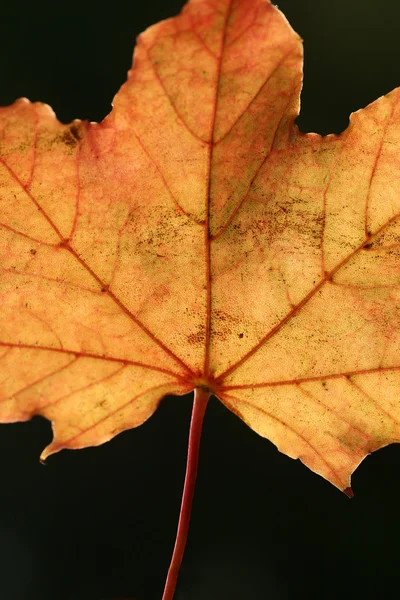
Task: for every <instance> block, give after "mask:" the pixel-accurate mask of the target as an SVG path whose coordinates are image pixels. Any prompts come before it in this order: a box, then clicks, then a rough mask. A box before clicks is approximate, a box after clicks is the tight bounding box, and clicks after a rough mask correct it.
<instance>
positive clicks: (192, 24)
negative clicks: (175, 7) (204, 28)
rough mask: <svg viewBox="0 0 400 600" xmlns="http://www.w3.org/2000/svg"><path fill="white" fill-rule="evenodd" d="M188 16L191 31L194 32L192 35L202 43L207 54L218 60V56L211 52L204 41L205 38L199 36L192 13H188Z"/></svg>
mask: <svg viewBox="0 0 400 600" xmlns="http://www.w3.org/2000/svg"><path fill="white" fill-rule="evenodd" d="M186 15H187V17H188V19H189V21H190V25H191V29H190V31H191V32H192V33H193V34H194V35H195V37H196V38H197V39H198V40H199V42H200V44H201V46H202V47H203V48H204V50H205V51H206V52H207V53H208V54H209V55H210V56H212V58H214V59H217V56H216V54H215V53H214V52H213V51H212V50H211V48H209V47H208V46H207V44H206V42H205V41H204V39H203V38H202V37H201V35H200V34H199V33H198V32H197V31H196V28H195V24H194V21H193V17H192V15H191V13H190V12H187V13H186Z"/></svg>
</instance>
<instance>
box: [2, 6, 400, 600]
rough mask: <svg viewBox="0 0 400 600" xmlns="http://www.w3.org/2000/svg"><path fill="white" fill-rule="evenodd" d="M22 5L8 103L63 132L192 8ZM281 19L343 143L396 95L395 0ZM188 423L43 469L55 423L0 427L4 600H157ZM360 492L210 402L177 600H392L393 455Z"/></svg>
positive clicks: (370, 461)
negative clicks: (148, 41) (33, 103)
mask: <svg viewBox="0 0 400 600" xmlns="http://www.w3.org/2000/svg"><path fill="white" fill-rule="evenodd" d="M28 6H29V4H28V3H26V6H24V4H23V3H22V4H18V12H16V13H15V14H14V15H9V16H6V17H4V15H3V16H2V24H1V35H0V105H7V104H10V103H12V102H13V101H14V100H15V99H16V98H18V97H20V96H27V97H29V99H30V100H42V101H44V102H47V103H48V104H50V105H51V106H52V107H53V108H54V110H55V112H56V113H57V115H58V117H59V119H60V120H61V121H63V122H69V121H70V120H72V119H73V118H75V117H79V118H82V119H83V118H85V119H89V120H95V121H98V120H101V119H102V118H103V117H104V116H105V115H106V114H107V113H108V112H109V110H110V102H111V99H112V97H113V95H114V94H115V92H116V91H117V90H118V88H119V86H120V85H121V84H122V83H123V81H124V79H125V76H126V71H127V70H128V68H129V67H130V62H131V55H132V48H133V44H134V40H135V36H136V35H137V34H138V33H139V32H140V31H142V30H143V29H144V28H146V27H147V26H148V25H150V24H152V23H154V22H156V21H158V20H160V19H162V18H166V17H168V16H172V15H174V14H176V13H177V12H178V11H179V9H180V8H181V6H182V2H181V1H179V0H164V2H162V3H161V2H160V0H148V1H145V2H141V3H137V2H131V3H129V4H128V3H127V4H126V5H122V4H119V3H118V2H116V3H115V2H113V3H111V4H110V6H109V9H108V11H107V12H101V10H100V9H99V6H98V5H97V4H96V3H94V2H93V3H92V5H91V6H90V5H89V4H88V3H86V5H85V6H83V5H82V6H80V7H76V8H74V9H72V7H69V9H68V11H66V12H65V15H64V16H63V17H60V16H57V17H54V16H53V15H52V14H51V12H49V11H47V10H44V9H43V10H42V11H40V10H39V9H38V8H37V7H36V8H35V12H34V13H32V14H28V13H27V12H25V9H26V8H28ZM279 8H281V10H283V11H284V12H285V14H286V16H287V17H288V19H289V21H290V22H291V24H292V26H293V27H294V28H295V29H296V30H297V31H298V33H300V35H301V36H302V37H303V39H304V40H305V54H306V67H305V89H304V93H303V95H302V114H301V117H300V118H299V119H298V124H299V126H300V128H301V129H302V130H303V131H317V132H318V133H323V134H326V133H331V132H337V133H339V132H340V131H342V130H343V129H344V128H345V127H346V125H347V123H348V115H349V113H350V112H351V111H354V110H357V109H358V108H361V107H363V106H365V105H366V104H368V103H369V102H371V101H373V100H374V99H375V98H377V97H378V96H380V95H382V94H385V93H387V92H389V91H390V90H391V89H392V88H394V87H396V85H400V70H399V59H400V41H399V40H400V35H399V28H400V26H399V23H400V3H399V2H398V1H397V0H392V1H389V0H380V2H379V3H377V2H368V1H366V0H335V2H328V1H325V2H324V1H321V0H281V1H280V2H279ZM84 9H85V12H84V13H82V11H83V10H84ZM190 412H191V398H190V397H180V398H166V399H165V400H164V401H163V402H162V404H161V406H160V408H159V410H158V411H157V413H156V414H155V415H154V416H153V417H152V418H151V419H150V420H149V421H148V422H147V423H145V424H144V425H143V426H141V427H139V428H138V429H136V430H131V431H129V432H125V433H123V434H121V435H119V436H117V437H116V438H115V439H114V440H112V441H111V442H109V443H108V444H105V445H104V446H101V447H99V448H89V449H86V450H81V451H78V452H72V451H63V452H61V453H60V454H58V455H56V456H54V457H52V458H50V459H49V460H48V465H47V466H42V465H41V464H40V463H39V458H38V457H39V454H40V451H41V450H42V449H43V447H44V446H45V445H46V444H47V443H48V442H49V441H50V438H51V431H50V425H49V424H48V423H47V422H46V421H44V420H43V419H40V418H35V419H33V421H31V422H29V423H23V424H15V425H2V426H0V477H1V490H0V598H1V599H2V600H39V599H40V600H92V599H93V600H103V599H104V598H115V599H116V598H125V597H129V598H133V599H134V600H161V596H162V589H163V584H164V579H165V575H166V572H167V569H168V565H169V560H170V556H171V553H172V548H173V543H174V538H175V530H176V524H177V518H178V513H179V505H180V495H181V489H182V483H183V477H184V467H185V460H186V444H187V434H188V426H189V420H190ZM353 489H354V492H355V498H354V499H353V500H349V499H348V498H347V497H346V496H344V494H342V493H340V492H339V491H338V490H337V489H336V488H334V487H333V486H331V485H330V484H329V483H327V482H326V481H324V480H323V479H322V478H320V477H318V476H317V475H315V474H313V473H311V472H310V471H309V470H308V469H307V468H306V467H304V466H303V465H302V464H301V463H300V462H299V461H293V460H291V459H289V458H287V457H286V456H283V455H281V454H279V453H278V451H277V450H276V449H275V447H274V446H273V445H272V444H271V443H269V442H268V441H266V440H264V439H262V438H261V437H259V436H258V435H257V434H255V433H254V432H252V431H251V430H250V429H249V428H248V427H247V426H246V425H244V424H243V423H242V422H241V421H240V420H239V419H238V418H237V417H236V416H234V415H233V414H231V413H229V412H228V411H227V410H226V409H225V408H224V407H223V406H222V405H221V404H220V403H219V402H218V401H217V400H215V399H212V400H211V402H210V405H209V408H208V411H207V415H206V420H205V424H204V430H203V439H202V448H201V458H200V465H199V474H198V483H197V489H196V497H195V503H194V508H193V516H192V522H191V529H190V536H189V540H188V545H187V551H186V555H185V559H184V563H183V567H182V571H181V576H180V580H179V587H178V590H177V593H176V600H206V599H207V600H239V599H240V600H247V599H248V600H267V599H268V600H277V599H279V600H297V599H298V598H302V597H307V598H309V599H310V600H311V599H318V600H319V599H324V600H325V599H331V598H332V599H337V598H340V599H343V598H345V599H347V598H349V599H350V598H354V599H358V598H363V599H369V598H371V599H372V598H379V599H381V598H384V599H386V598H389V599H390V598H398V593H399V592H398V588H397V584H398V569H399V558H400V556H399V549H398V546H399V544H398V542H397V540H398V539H399V536H400V522H399V518H398V511H399V506H400V447H399V446H391V447H388V448H385V449H382V450H380V451H379V452H376V453H375V454H373V455H372V456H370V457H368V458H367V459H366V460H365V461H364V462H363V464H362V465H361V466H360V468H359V469H358V470H357V472H356V473H355V475H354V477H353Z"/></svg>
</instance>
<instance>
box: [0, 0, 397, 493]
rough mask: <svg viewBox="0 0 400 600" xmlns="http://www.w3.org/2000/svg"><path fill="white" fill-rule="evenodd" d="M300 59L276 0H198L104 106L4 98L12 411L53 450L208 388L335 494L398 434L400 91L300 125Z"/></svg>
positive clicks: (162, 32) (4, 258) (153, 37)
mask: <svg viewBox="0 0 400 600" xmlns="http://www.w3.org/2000/svg"><path fill="white" fill-rule="evenodd" d="M300 67H301V44H300V39H299V38H298V36H297V35H296V34H294V32H293V31H292V30H291V28H290V27H289V26H288V24H287V22H286V20H285V19H284V18H283V17H282V15H281V14H280V13H279V11H277V10H276V9H275V8H274V7H273V6H272V5H270V4H269V3H267V2H261V1H259V0H254V1H250V0H241V1H240V2H239V1H238V2H234V3H232V4H231V3H229V2H228V0H223V1H222V0H221V1H219V2H214V3H210V2H203V1H200V0H197V1H192V2H191V3H190V4H189V5H188V6H187V7H186V9H185V10H184V12H183V13H182V14H181V15H180V16H179V17H176V18H175V19H171V20H168V21H165V22H163V23H161V24H159V25H157V26H155V27H152V28H150V29H149V30H147V31H146V32H145V33H144V34H143V35H142V36H141V37H140V38H139V41H138V46H137V49H136V52H135V61H134V68H133V69H132V71H131V72H130V74H129V79H128V82H127V83H126V84H125V85H124V86H123V87H122V88H121V91H120V92H119V93H118V95H117V96H116V98H115V101H114V109H113V111H112V113H111V115H110V116H109V117H107V118H106V119H105V120H104V121H103V122H102V123H100V124H94V123H90V124H89V123H84V122H80V121H75V122H73V123H72V124H71V125H68V126H65V125H62V124H60V123H59V122H58V121H57V120H56V118H55V116H54V114H53V113H52V111H51V109H49V107H47V106H45V105H42V104H30V103H28V102H27V101H25V100H20V101H18V102H16V103H15V104H14V105H13V106H11V107H8V108H5V109H2V110H1V113H0V122H1V131H2V138H1V151H0V152H1V154H0V156H1V171H0V181H1V204H0V221H1V224H2V225H1V234H0V243H1V250H0V252H1V259H0V264H1V272H0V273H1V274H0V294H1V297H2V304H1V307H0V343H1V347H2V355H1V362H0V365H1V380H0V381H1V392H2V403H1V413H0V415H1V420H2V421H3V422H7V421H16V420H27V419H29V418H31V417H32V415H34V414H41V415H43V416H45V417H47V418H48V419H50V420H51V421H52V423H53V431H54V440H53V442H52V444H51V445H50V446H49V447H48V448H47V449H46V450H45V451H44V453H43V455H42V457H43V458H45V457H46V456H48V455H49V454H51V453H52V452H56V451H58V450H60V449H62V448H82V447H85V446H89V445H97V444H101V443H103V442H105V441H107V440H108V439H110V438H111V437H113V436H115V435H116V434H117V433H119V432H120V431H123V430H125V429H128V428H131V427H135V426H137V425H140V424H141V423H143V422H144V421H145V420H146V419H147V418H149V417H150V416H151V414H152V413H153V412H154V411H155V410H156V408H157V406H158V404H159V402H160V401H161V399H162V398H163V396H165V395H166V394H185V393H187V392H189V391H192V390H193V389H197V390H203V392H207V393H209V392H212V393H213V394H215V395H216V396H217V397H218V398H219V399H220V400H221V401H222V402H223V403H224V404H225V405H226V406H227V407H228V408H229V409H230V410H232V411H233V412H235V413H236V414H238V415H239V416H240V417H241V418H242V419H243V420H244V421H245V422H246V423H248V425H249V426H250V427H251V428H253V429H254V430H255V431H257V432H258V433H260V434H261V435H263V436H265V437H267V438H269V439H270V440H271V441H273V442H274V444H275V445H276V446H277V447H278V448H279V449H280V450H281V451H282V452H285V453H286V454H288V455H289V456H292V457H293V458H300V459H301V460H302V461H303V462H304V463H305V464H306V465H307V466H309V467H310V468H311V469H312V470H314V471H315V472H317V473H319V474H321V475H322V476H324V477H325V478H326V479H328V480H329V481H331V482H332V483H333V484H334V485H336V486H337V487H338V488H339V489H342V490H346V489H347V488H348V487H349V485H350V475H351V473H352V472H353V470H354V469H355V467H356V466H357V465H358V464H359V463H360V461H361V460H362V459H363V458H364V457H365V456H366V455H367V454H368V453H369V452H371V451H372V450H375V449H377V448H380V447H382V446H384V445H386V444H388V443H390V442H393V441H399V425H398V422H399V419H400V413H399V407H398V401H397V394H398V389H399V383H400V381H399V377H400V375H399V359H398V356H399V339H398V334H397V329H398V327H397V324H398V320H399V310H398V283H399V282H398V264H399V263H398V254H399V251H398V246H399V237H398V236H399V233H400V232H399V231H398V214H399V211H400V206H399V200H398V198H397V193H396V189H397V188H396V186H397V179H398V172H399V160H400V159H399V155H398V152H397V150H396V147H397V145H398V143H399V137H400V132H399V128H398V126H397V125H396V123H397V119H398V108H397V106H398V102H397V100H398V94H399V92H398V91H395V92H392V93H391V94H389V95H388V96H386V97H384V98H381V99H380V100H378V101H377V102H375V103H373V104H371V105H370V106H368V107H367V108H366V109H364V110H363V111H359V112H358V113H355V114H354V115H353V116H352V119H351V123H350V126H349V128H348V129H347V130H346V132H344V133H343V134H342V135H340V136H328V137H325V138H321V137H320V136H318V135H315V134H308V135H304V134H301V133H300V132H299V131H298V130H297V128H296V126H295V125H294V119H295V117H296V116H297V114H298V96H299V92H300V87H301V70H300Z"/></svg>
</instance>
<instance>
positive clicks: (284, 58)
mask: <svg viewBox="0 0 400 600" xmlns="http://www.w3.org/2000/svg"><path fill="white" fill-rule="evenodd" d="M291 50H292V48H290V50H289V51H288V52H287V53H286V54H285V55H284V56H283V57H282V58H281V59H280V60H279V61H278V63H277V65H276V66H275V67H274V68H273V69H272V71H271V72H270V73H268V75H267V76H266V78H265V81H264V82H263V83H262V84H261V85H260V87H259V88H258V90H257V92H256V93H255V94H254V96H253V98H252V99H251V100H249V103H248V104H247V106H246V107H245V108H244V109H243V111H242V112H241V113H240V114H239V115H238V117H237V119H236V121H234V122H233V124H232V125H231V127H230V128H229V129H228V131H226V132H225V133H224V134H223V136H222V137H220V138H219V140H217V141H215V142H214V146H217V145H218V144H220V143H221V142H222V141H223V140H224V139H225V138H226V137H227V136H228V135H229V134H230V133H231V131H232V130H233V129H234V127H236V125H237V124H238V122H239V121H240V120H241V119H242V118H243V117H244V115H245V114H246V113H247V111H248V110H249V108H250V106H251V105H252V104H253V102H255V101H256V100H257V98H258V96H259V95H260V94H261V92H262V91H263V89H264V87H265V86H266V85H267V83H268V82H269V80H270V79H271V77H272V76H273V74H274V73H275V71H277V70H278V69H279V67H280V66H281V65H282V63H283V62H284V61H285V60H286V59H287V57H288V56H289V55H290V53H291ZM290 99H291V96H289V101H288V103H287V105H286V107H285V110H283V111H282V116H281V118H280V119H279V123H278V126H279V125H280V123H281V122H282V118H283V117H284V116H286V108H287V106H288V104H289V102H290ZM277 128H278V127H277ZM275 135H276V130H275V133H274V138H275ZM272 146H273V144H272Z"/></svg>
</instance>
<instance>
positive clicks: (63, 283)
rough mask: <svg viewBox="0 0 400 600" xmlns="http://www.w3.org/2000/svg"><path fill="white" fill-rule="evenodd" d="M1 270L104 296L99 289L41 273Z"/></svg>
mask: <svg viewBox="0 0 400 600" xmlns="http://www.w3.org/2000/svg"><path fill="white" fill-rule="evenodd" d="M1 270H2V271H3V272H4V273H11V274H12V275H21V276H25V277H37V278H38V279H43V280H44V281H53V282H54V283H59V284H61V285H65V286H68V287H72V288H77V289H80V290H83V291H85V292H89V293H91V294H96V295H99V296H104V292H102V291H101V290H100V288H99V289H98V290H91V289H90V288H88V287H85V286H83V285H79V284H78V283H72V282H70V281H67V280H65V279H56V277H47V276H46V275H42V274H41V273H31V272H29V271H17V270H16V269H3V268H2V269H1Z"/></svg>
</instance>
